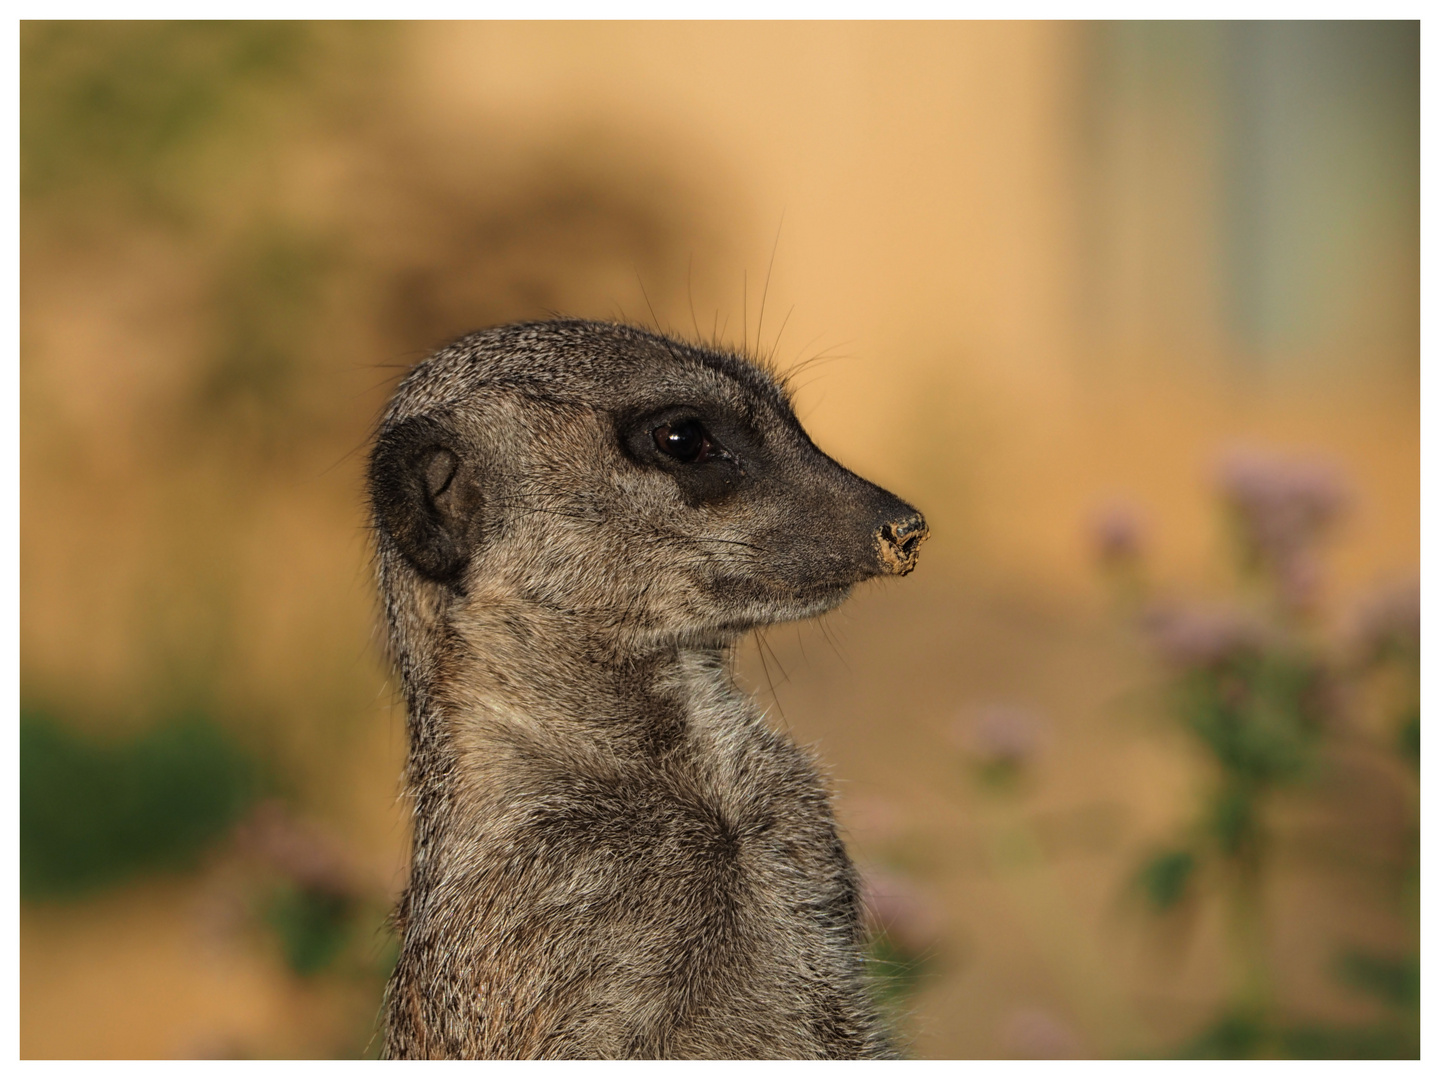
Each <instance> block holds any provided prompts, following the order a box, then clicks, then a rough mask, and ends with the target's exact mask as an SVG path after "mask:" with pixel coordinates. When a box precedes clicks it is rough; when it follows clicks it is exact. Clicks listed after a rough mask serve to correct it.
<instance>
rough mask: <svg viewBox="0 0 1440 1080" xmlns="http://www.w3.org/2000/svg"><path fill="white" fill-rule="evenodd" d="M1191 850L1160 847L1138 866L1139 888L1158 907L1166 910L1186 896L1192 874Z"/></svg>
mask: <svg viewBox="0 0 1440 1080" xmlns="http://www.w3.org/2000/svg"><path fill="white" fill-rule="evenodd" d="M1196 865H1197V863H1196V859H1195V855H1194V853H1193V852H1190V851H1184V850H1176V851H1163V852H1161V853H1160V854H1159V855H1156V856H1155V857H1154V858H1152V859H1151V860H1150V861H1149V862H1147V863H1146V864H1145V865H1144V866H1142V867H1141V868H1140V875H1139V880H1140V888H1141V890H1142V891H1143V892H1144V894H1145V897H1146V899H1147V900H1149V901H1150V904H1151V906H1152V907H1154V908H1155V909H1156V910H1157V911H1167V910H1169V909H1170V908H1172V907H1174V906H1175V905H1176V904H1178V903H1179V902H1180V901H1181V900H1182V899H1184V898H1185V896H1186V894H1187V893H1188V892H1189V889H1190V882H1191V880H1192V879H1193V878H1194V875H1195V867H1196Z"/></svg>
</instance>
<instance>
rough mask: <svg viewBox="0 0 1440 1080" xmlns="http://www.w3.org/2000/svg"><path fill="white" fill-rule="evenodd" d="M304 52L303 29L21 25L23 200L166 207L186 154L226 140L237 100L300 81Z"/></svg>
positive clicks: (306, 31) (310, 43) (308, 45)
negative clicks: (96, 196) (123, 201)
mask: <svg viewBox="0 0 1440 1080" xmlns="http://www.w3.org/2000/svg"><path fill="white" fill-rule="evenodd" d="M314 46H315V35H314V28H313V27H312V26H311V25H310V24H308V23H302V22H233V23H232V22H222V21H214V22H175V21H159V22H149V21H127V22H25V23H22V24H21V39H20V82H21V91H20V147H21V152H20V160H21V192H22V195H23V196H24V197H25V198H34V197H38V196H46V195H50V194H55V193H59V192H62V191H70V190H75V189H91V188H94V187H96V186H97V185H99V186H108V187H111V188H114V189H118V190H122V191H123V192H125V193H126V194H128V195H129V196H130V197H131V198H134V199H136V200H138V201H139V202H141V203H142V204H151V205H152V206H158V205H161V204H164V203H166V202H168V201H170V200H172V199H173V197H174V195H175V193H176V188H175V185H176V183H178V182H180V177H178V176H177V175H176V172H177V170H178V169H179V167H180V166H181V165H182V164H183V163H184V161H185V159H186V157H187V155H189V154H190V153H192V152H193V151H194V150H195V149H196V148H197V147H198V146H199V145H201V144H203V143H206V142H209V141H212V140H214V139H215V138H216V137H217V136H221V135H226V134H230V133H232V132H233V129H234V125H235V124H236V122H237V121H238V120H239V118H240V115H241V111H242V110H241V109H240V107H239V105H240V99H241V97H242V96H243V94H244V93H245V92H246V91H248V90H250V89H252V88H257V87H262V86H267V85H277V84H280V85H283V84H285V83H288V82H290V81H293V80H294V79H295V78H297V77H298V76H300V75H302V74H303V73H304V71H305V70H306V64H307V61H308V60H309V58H310V56H311V54H312V53H313V52H314Z"/></svg>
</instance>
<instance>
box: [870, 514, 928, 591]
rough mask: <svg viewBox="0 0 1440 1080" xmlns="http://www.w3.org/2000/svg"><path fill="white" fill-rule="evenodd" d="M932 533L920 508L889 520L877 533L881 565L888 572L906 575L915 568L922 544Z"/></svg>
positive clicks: (877, 549)
mask: <svg viewBox="0 0 1440 1080" xmlns="http://www.w3.org/2000/svg"><path fill="white" fill-rule="evenodd" d="M929 535H930V527H929V526H928V525H926V524H925V517H924V515H922V514H921V513H920V512H919V511H918V510H916V511H912V512H911V513H910V514H908V515H906V516H905V517H902V518H900V519H899V520H898V521H887V522H886V523H885V524H884V525H881V526H880V528H879V529H878V530H877V531H876V533H875V548H876V551H877V553H878V554H879V556H880V566H881V568H882V569H883V570H884V571H885V573H887V574H898V575H900V576H901V577H904V576H905V575H906V574H908V573H910V571H911V570H914V569H915V563H916V562H917V561H919V558H920V545H921V544H923V543H925V538H926V537H928V536H929Z"/></svg>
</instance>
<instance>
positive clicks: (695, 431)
mask: <svg viewBox="0 0 1440 1080" xmlns="http://www.w3.org/2000/svg"><path fill="white" fill-rule="evenodd" d="M652 434H653V436H654V438H655V445H656V447H657V448H659V450H660V452H661V453H662V454H665V455H666V456H668V457H672V458H674V459H675V460H676V461H679V462H682V463H683V464H686V465H698V464H700V463H701V462H703V461H708V460H709V459H710V457H711V455H712V454H713V453H714V451H715V442H714V440H713V439H712V438H711V437H710V432H709V431H707V430H706V428H705V425H704V424H702V423H701V422H700V421H699V420H696V419H694V418H691V419H688V420H677V421H676V422H675V423H673V424H661V425H660V426H659V427H657V428H656V429H655V430H654V432H653V433H652Z"/></svg>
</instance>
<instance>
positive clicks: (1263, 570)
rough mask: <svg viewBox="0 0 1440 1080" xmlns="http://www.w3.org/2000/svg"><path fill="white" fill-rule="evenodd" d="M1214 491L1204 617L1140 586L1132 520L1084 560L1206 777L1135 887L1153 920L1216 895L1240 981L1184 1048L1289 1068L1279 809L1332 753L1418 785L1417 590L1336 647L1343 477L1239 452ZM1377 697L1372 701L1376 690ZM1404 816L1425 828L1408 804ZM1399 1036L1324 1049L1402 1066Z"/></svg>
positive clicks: (1097, 525) (1351, 625)
mask: <svg viewBox="0 0 1440 1080" xmlns="http://www.w3.org/2000/svg"><path fill="white" fill-rule="evenodd" d="M1216 481H1217V483H1216V487H1217V495H1218V498H1219V501H1220V503H1221V506H1222V508H1223V511H1224V517H1225V520H1226V524H1227V526H1228V531H1229V534H1230V536H1231V538H1232V540H1233V551H1234V553H1235V567H1234V569H1235V578H1234V589H1233V592H1232V594H1231V596H1230V597H1228V598H1226V599H1221V600H1216V599H1212V600H1208V601H1206V602H1204V603H1199V602H1193V601H1180V600H1176V599H1174V598H1172V597H1167V596H1165V595H1162V594H1161V593H1160V592H1159V590H1157V589H1156V588H1155V587H1154V586H1153V585H1152V584H1151V583H1150V582H1149V580H1148V576H1147V574H1146V572H1145V563H1146V556H1147V538H1146V535H1145V531H1144V529H1143V527H1142V526H1141V524H1140V521H1139V518H1138V515H1136V514H1135V513H1134V511H1132V510H1130V509H1128V508H1125V507H1112V508H1110V509H1108V510H1106V511H1105V512H1103V513H1102V514H1100V515H1098V516H1097V517H1096V518H1095V519H1094V522H1093V523H1092V545H1093V549H1094V552H1095V555H1096V559H1097V563H1098V565H1099V567H1100V569H1101V571H1102V573H1103V574H1105V575H1106V577H1107V579H1108V580H1109V582H1110V584H1111V586H1112V589H1113V591H1114V593H1115V595H1116V597H1117V599H1118V601H1119V602H1120V605H1121V608H1122V610H1124V611H1125V612H1126V613H1127V615H1128V617H1129V618H1130V619H1131V620H1132V621H1133V624H1134V625H1135V626H1136V627H1137V628H1138V630H1139V632H1140V634H1141V636H1142V638H1143V639H1144V641H1145V643H1146V645H1147V647H1148V649H1149V650H1150V652H1151V653H1152V655H1153V656H1155V657H1156V659H1157V660H1158V661H1159V662H1160V664H1161V665H1162V667H1163V671H1164V676H1163V686H1164V698H1163V700H1164V709H1165V711H1166V712H1167V713H1168V714H1169V715H1170V716H1171V717H1172V718H1173V719H1174V720H1176V721H1178V722H1179V725H1180V726H1181V728H1182V730H1183V731H1185V732H1186V733H1187V735H1188V736H1189V742H1190V745H1191V746H1192V748H1194V749H1195V750H1196V751H1198V752H1199V754H1200V755H1201V756H1202V757H1203V758H1204V760H1205V765H1206V768H1205V770H1204V772H1205V775H1206V776H1207V777H1208V780H1207V782H1206V783H1207V791H1206V794H1205V796H1204V802H1203V806H1202V808H1201V810H1200V812H1199V813H1198V814H1197V815H1196V817H1195V818H1194V820H1192V821H1191V823H1190V825H1189V827H1188V828H1187V829H1186V830H1184V832H1183V834H1182V835H1181V836H1179V837H1176V838H1173V839H1172V840H1171V841H1170V842H1169V843H1167V844H1165V845H1164V846H1162V847H1160V848H1159V849H1157V850H1155V851H1153V852H1152V853H1151V855H1150V857H1149V858H1148V859H1147V860H1146V861H1145V863H1144V865H1143V866H1142V867H1141V868H1140V871H1139V873H1138V874H1137V882H1138V884H1139V886H1140V889H1141V891H1142V893H1143V894H1144V896H1145V897H1146V898H1147V899H1148V902H1149V904H1150V905H1151V906H1152V907H1153V908H1154V909H1155V910H1157V911H1165V910H1168V909H1171V908H1175V907H1177V906H1178V905H1181V904H1189V903H1192V902H1195V901H1197V900H1198V898H1199V896H1200V895H1201V894H1202V892H1203V891H1205V890H1206V889H1208V890H1209V892H1211V893H1213V894H1215V895H1218V896H1221V897H1223V903H1224V907H1225V909H1226V917H1227V919H1226V921H1227V926H1228V929H1229V931H1230V938H1229V940H1230V946H1231V954H1232V955H1231V957H1230V959H1231V967H1232V970H1233V971H1234V972H1235V975H1234V983H1233V985H1232V987H1231V989H1230V996H1229V1000H1228V1001H1227V1003H1226V1004H1225V1006H1224V1008H1223V1009H1222V1016H1221V1019H1220V1020H1219V1021H1218V1022H1217V1023H1216V1025H1215V1026H1214V1027H1213V1028H1212V1029H1211V1031H1210V1032H1208V1033H1207V1034H1206V1035H1205V1036H1204V1037H1202V1039H1201V1040H1200V1041H1198V1042H1197V1043H1196V1044H1195V1045H1194V1046H1192V1047H1190V1048H1189V1050H1190V1051H1191V1052H1193V1053H1195V1054H1199V1055H1207V1054H1212V1053H1214V1054H1218V1055H1220V1056H1246V1055H1250V1054H1258V1053H1281V1054H1284V1053H1289V1052H1292V1051H1294V1052H1298V1051H1295V1046H1297V1045H1299V1044H1298V1043H1295V1038H1299V1036H1294V1031H1293V1030H1292V1029H1290V1028H1286V1027H1285V1026H1284V1025H1283V1024H1282V1023H1281V1022H1280V1020H1279V1017H1280V1015H1281V1012H1282V1011H1283V1010H1281V1009H1280V1008H1279V1005H1278V1003H1277V1002H1276V1001H1275V994H1274V990H1273V987H1272V984H1271V980H1270V978H1269V975H1268V971H1267V969H1266V959H1265V957H1266V951H1267V943H1266V940H1265V920H1264V917H1263V911H1262V908H1263V902H1264V897H1263V893H1264V881H1265V879H1266V877H1267V870H1268V866H1269V864H1270V863H1271V862H1272V861H1273V853H1274V849H1275V837H1274V830H1273V828H1272V825H1271V817H1272V811H1273V805H1274V803H1275V800H1276V798H1277V797H1278V793H1280V792H1281V791H1282V790H1286V789H1289V790H1294V791H1297V792H1303V791H1304V790H1306V789H1305V784H1306V782H1307V781H1309V780H1311V779H1313V778H1314V777H1316V776H1317V775H1318V774H1319V773H1320V772H1321V771H1322V770H1323V768H1324V765H1325V754H1326V752H1327V749H1328V748H1329V747H1330V746H1331V744H1332V743H1334V742H1335V741H1336V740H1337V739H1341V738H1343V739H1345V740H1349V741H1351V742H1353V741H1355V740H1365V739H1370V740H1372V741H1374V742H1376V743H1377V745H1378V746H1379V747H1380V748H1381V749H1382V750H1383V751H1384V752H1386V753H1390V754H1394V753H1397V752H1399V753H1401V754H1402V755H1403V756H1405V757H1406V758H1407V759H1408V760H1409V762H1410V764H1411V765H1412V766H1413V768H1414V769H1415V770H1416V777H1415V779H1417V780H1418V768H1419V737H1420V736H1419V722H1420V717H1419V633H1420V606H1419V588H1418V583H1417V584H1413V585H1412V584H1406V585H1404V586H1401V587H1394V586H1391V587H1386V588H1383V589H1377V590H1376V591H1374V592H1373V593H1372V594H1371V595H1369V596H1367V597H1365V598H1363V599H1362V600H1361V602H1360V603H1359V604H1358V605H1357V606H1356V608H1355V610H1354V611H1353V612H1352V613H1351V615H1350V617H1349V619H1348V620H1343V619H1342V620H1338V622H1339V624H1340V625H1342V626H1348V630H1346V631H1344V632H1339V633H1337V632H1335V626H1336V624H1337V620H1335V619H1331V618H1327V617H1326V616H1327V614H1329V613H1327V611H1326V606H1325V603H1324V599H1325V590H1324V586H1325V584H1326V582H1325V579H1324V573H1323V570H1324V564H1323V561H1322V559H1321V557H1320V556H1321V551H1322V547H1323V545H1324V543H1325V541H1326V540H1327V539H1328V538H1329V537H1330V536H1331V535H1332V534H1333V532H1334V530H1335V528H1336V527H1337V525H1339V524H1340V523H1341V522H1342V520H1343V519H1344V515H1345V513H1346V511H1347V509H1348V508H1349V506H1350V503H1351V496H1350V489H1349V486H1348V485H1347V483H1346V482H1345V480H1344V478H1343V477H1342V475H1341V474H1340V472H1339V471H1338V470H1337V469H1336V468H1335V467H1334V466H1333V465H1331V464H1329V463H1327V462H1324V461H1319V460H1314V459H1305V458H1294V457H1286V456H1281V455H1277V454H1268V453H1262V452H1260V451H1257V450H1244V451H1236V452H1233V453H1230V454H1228V455H1226V456H1225V457H1224V458H1223V459H1222V460H1221V462H1220V466H1219V468H1218V470H1217V475H1216ZM1377 682H1379V683H1383V684H1384V686H1385V690H1384V692H1383V693H1379V694H1376V693H1375V692H1373V691H1374V684H1376V683H1377ZM1367 704H1368V705H1369V708H1368V709H1367V708H1366V705H1367ZM1417 792H1418V787H1417ZM1415 806H1416V810H1417V814H1418V800H1417V801H1416V803H1415ZM1416 835H1417V836H1418V817H1417V831H1416ZM1417 858H1418V855H1417ZM1416 929H1417V932H1418V925H1417V927H1416ZM1417 941H1418V933H1417ZM1385 962H1387V963H1388V962H1390V961H1385ZM1395 962H1396V963H1400V964H1401V965H1402V966H1403V965H1404V963H1405V962H1406V961H1405V958H1400V960H1399V961H1395ZM1416 1000H1417V1002H1418V997H1417V999H1416ZM1412 1019H1413V1018H1412ZM1306 1030H1307V1031H1309V1030H1310V1029H1306ZM1408 1030H1409V1029H1408V1028H1407V1027H1406V1024H1405V1023H1403V1022H1402V1023H1401V1024H1400V1026H1399V1027H1398V1028H1394V1029H1387V1030H1386V1033H1385V1035H1384V1037H1383V1038H1381V1037H1376V1036H1375V1033H1374V1032H1373V1031H1369V1032H1367V1033H1365V1039H1361V1040H1360V1041H1359V1042H1356V1041H1355V1039H1352V1040H1351V1041H1350V1042H1348V1043H1347V1042H1345V1041H1344V1040H1343V1039H1342V1040H1341V1041H1340V1042H1338V1043H1333V1044H1332V1043H1326V1044H1325V1045H1327V1046H1332V1048H1334V1047H1339V1048H1340V1049H1339V1050H1338V1051H1337V1052H1344V1053H1349V1052H1353V1053H1354V1054H1355V1055H1357V1056H1373V1053H1381V1054H1386V1055H1390V1054H1393V1053H1397V1052H1398V1053H1400V1055H1401V1056H1404V1052H1405V1051H1407V1050H1408V1049H1409V1048H1410V1045H1411V1044H1410V1042H1409V1041H1408V1039H1409V1035H1408V1034H1406V1032H1407V1031H1408ZM1414 1030H1416V1031H1418V1028H1415V1029H1414ZM1397 1031H1398V1032H1399V1034H1395V1033H1396V1032H1397ZM1311 1034H1313V1032H1311ZM1351 1035H1354V1033H1353V1032H1352V1033H1351ZM1392 1035H1393V1036H1394V1037H1393V1038H1392V1037H1391V1036H1392ZM1292 1036H1294V1038H1292ZM1306 1038H1309V1036H1306ZM1356 1038H1359V1037H1358V1036H1356ZM1366 1039H1368V1040H1369V1041H1365V1040H1366ZM1287 1040H1289V1041H1288V1042H1287ZM1301 1041H1302V1042H1303V1041H1304V1040H1303V1039H1302V1040H1301ZM1311 1042H1313V1039H1312V1040H1311ZM1292 1043H1293V1044H1294V1045H1292ZM1305 1045H1307V1046H1309V1045H1310V1043H1308V1042H1307V1043H1305ZM1416 1045H1417V1046H1418V1044H1416ZM1377 1047H1378V1048H1379V1049H1377ZM1372 1052H1373V1053H1372ZM1326 1056H1329V1055H1326Z"/></svg>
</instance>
